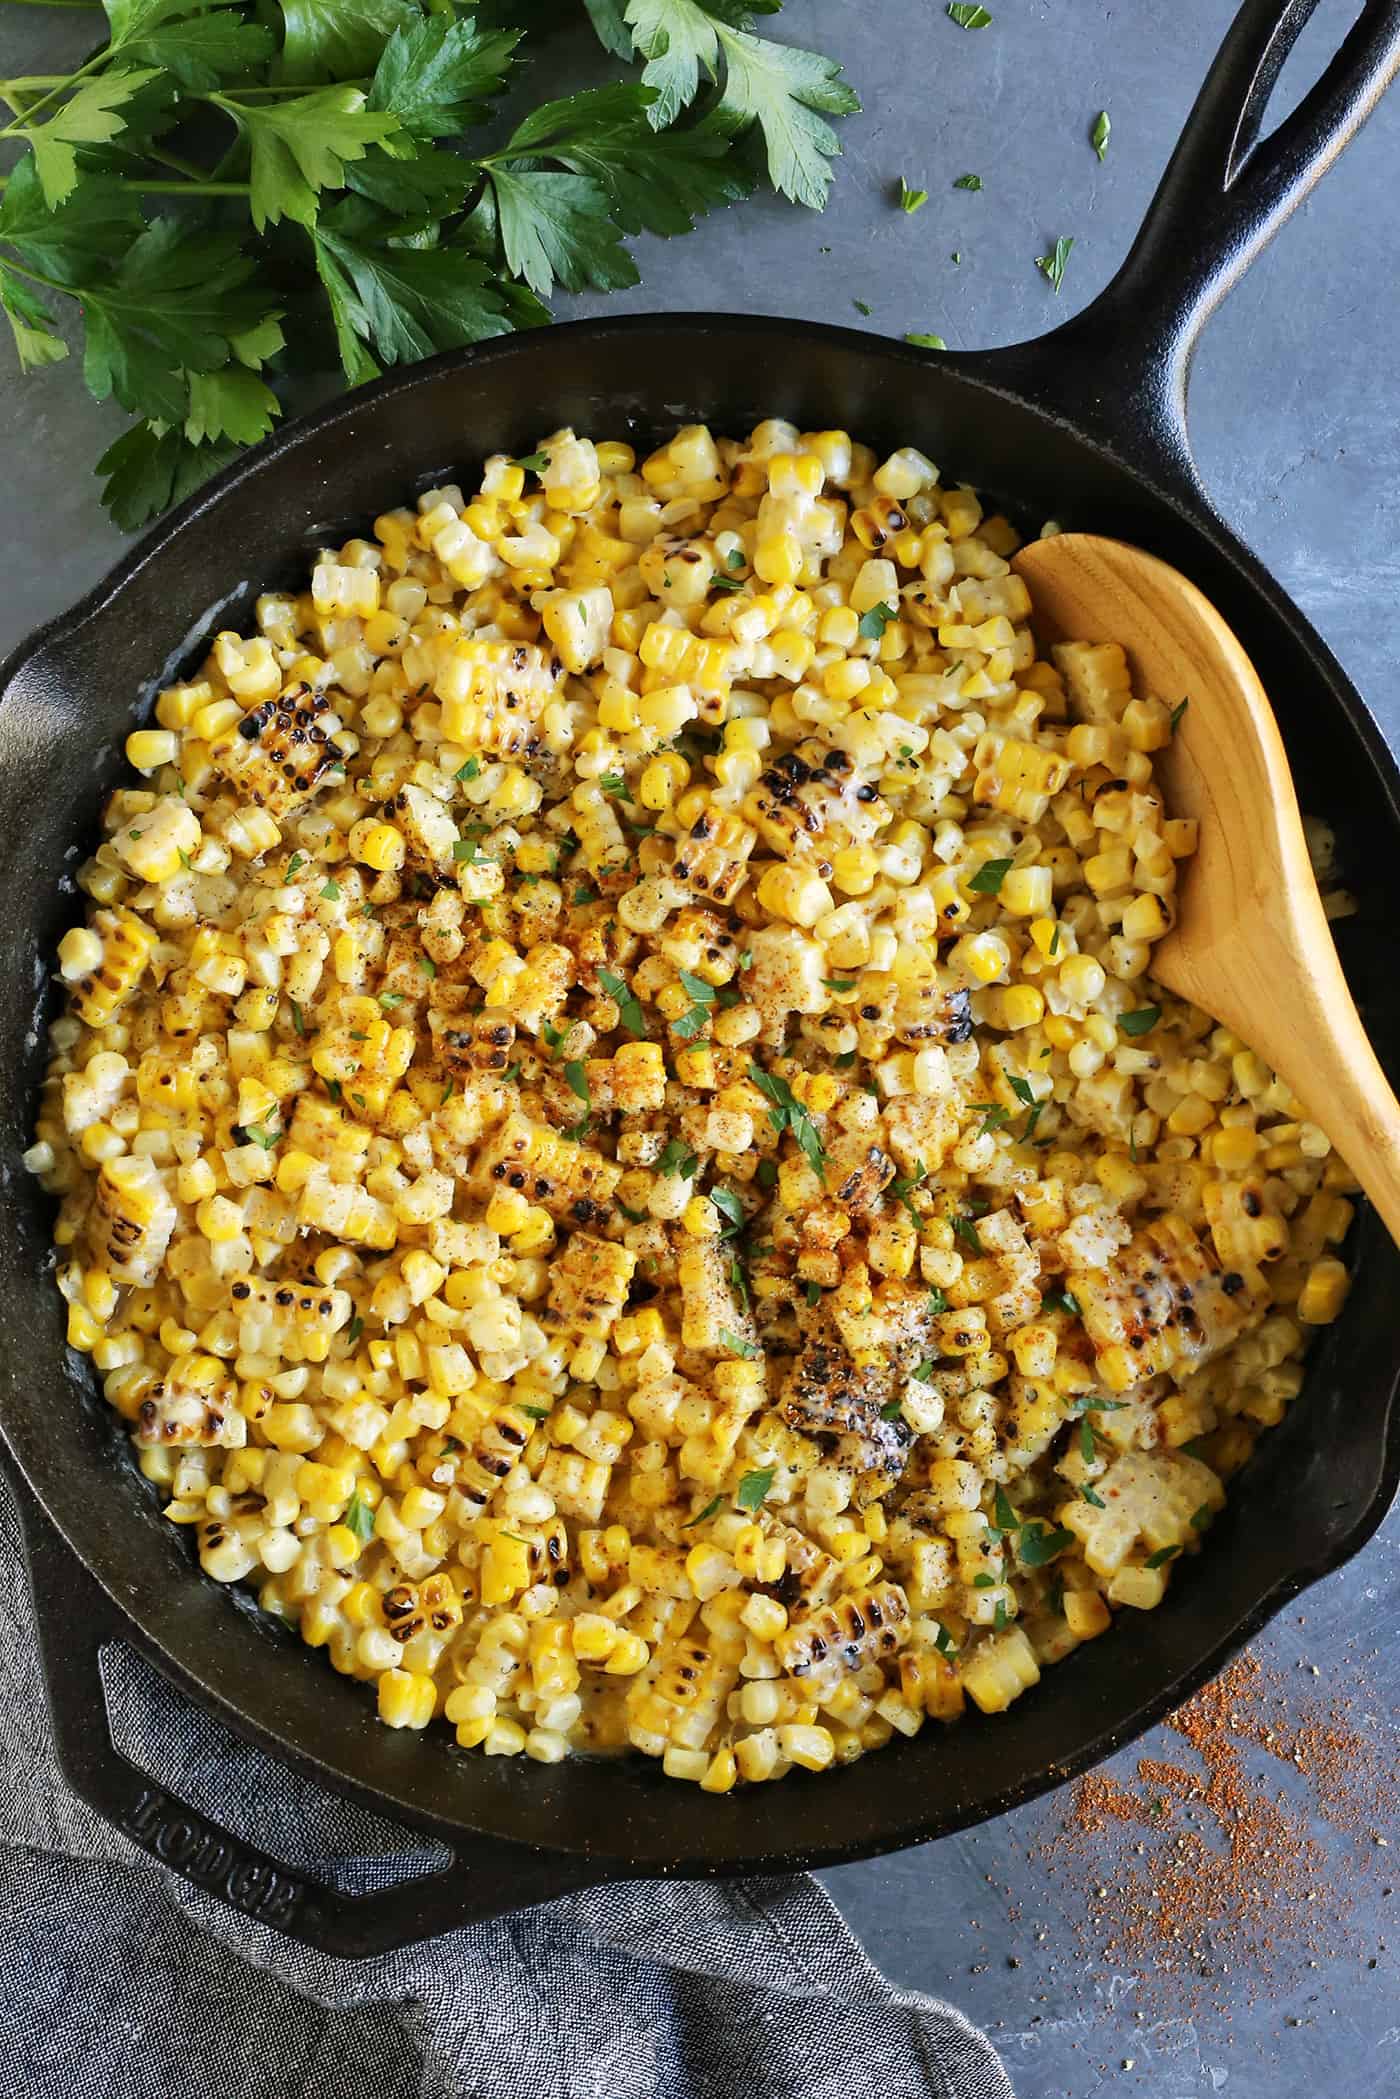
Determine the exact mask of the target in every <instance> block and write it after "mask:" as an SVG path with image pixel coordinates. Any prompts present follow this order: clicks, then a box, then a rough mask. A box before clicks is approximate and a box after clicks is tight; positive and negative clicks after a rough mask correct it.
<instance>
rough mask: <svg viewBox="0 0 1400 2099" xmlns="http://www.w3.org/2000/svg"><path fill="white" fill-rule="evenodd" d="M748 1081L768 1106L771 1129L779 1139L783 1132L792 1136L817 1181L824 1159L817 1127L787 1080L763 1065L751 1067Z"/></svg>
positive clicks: (824, 1151) (751, 1065) (822, 1146)
mask: <svg viewBox="0 0 1400 2099" xmlns="http://www.w3.org/2000/svg"><path fill="white" fill-rule="evenodd" d="M749 1077H750V1078H751V1079H752V1080H753V1083H754V1085H755V1086H757V1088H758V1090H759V1092H760V1093H761V1094H763V1096H764V1097H765V1099H766V1100H768V1101H769V1102H770V1103H771V1106H770V1107H769V1110H768V1120H769V1121H770V1122H771V1123H772V1125H773V1128H774V1129H775V1130H776V1131H777V1132H778V1134H779V1136H781V1135H782V1133H783V1131H784V1130H790V1131H791V1132H792V1134H793V1136H794V1137H795V1138H796V1140H797V1143H798V1145H799V1147H800V1148H801V1151H802V1154H803V1156H804V1158H805V1159H806V1161H807V1164H808V1165H809V1166H810V1167H811V1169H812V1171H813V1173H815V1174H816V1175H817V1177H818V1179H820V1177H821V1171H822V1166H823V1164H824V1162H825V1159H826V1148H825V1146H824V1145H823V1143H822V1140H821V1136H820V1134H819V1132H818V1130H817V1126H816V1124H815V1123H814V1122H813V1121H812V1118H811V1116H810V1115H809V1114H808V1113H807V1110H806V1109H805V1108H804V1107H803V1105H802V1103H801V1101H799V1100H798V1098H797V1096H796V1095H795V1094H794V1092H793V1090H792V1088H791V1086H789V1085H788V1082H787V1080H786V1079H780V1078H778V1077H777V1075H776V1074H775V1073H773V1072H769V1071H765V1070H764V1069H763V1067H762V1065H759V1064H750V1066H749Z"/></svg>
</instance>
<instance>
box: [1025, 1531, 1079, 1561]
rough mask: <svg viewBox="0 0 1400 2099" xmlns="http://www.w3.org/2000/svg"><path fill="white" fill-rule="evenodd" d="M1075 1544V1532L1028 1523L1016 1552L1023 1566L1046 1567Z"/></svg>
mask: <svg viewBox="0 0 1400 2099" xmlns="http://www.w3.org/2000/svg"><path fill="white" fill-rule="evenodd" d="M1073 1543H1074V1532H1073V1531H1067V1530H1063V1529H1059V1528H1055V1529H1052V1528H1051V1527H1050V1525H1049V1524H1047V1523H1027V1524H1024V1525H1023V1526H1022V1528H1021V1535H1020V1537H1019V1538H1018V1539H1017V1541H1016V1552H1017V1556H1018V1557H1019V1559H1020V1561H1021V1564H1022V1566H1024V1567H1044V1566H1047V1565H1048V1564H1049V1562H1050V1561H1051V1560H1054V1559H1058V1557H1059V1555H1060V1554H1061V1553H1062V1552H1063V1551H1064V1549H1065V1547H1066V1546H1067V1545H1073Z"/></svg>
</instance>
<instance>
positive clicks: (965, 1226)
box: [951, 1217, 982, 1254]
mask: <svg viewBox="0 0 1400 2099" xmlns="http://www.w3.org/2000/svg"><path fill="white" fill-rule="evenodd" d="M951 1221H952V1226H953V1236H954V1238H955V1239H961V1240H962V1243H963V1245H964V1246H970V1247H971V1248H972V1251H973V1252H974V1253H975V1254H980V1253H981V1252H982V1235H981V1233H980V1232H979V1231H978V1229H977V1227H976V1225H975V1224H974V1223H973V1221H972V1219H971V1218H970V1217H954V1218H953V1219H952V1220H951Z"/></svg>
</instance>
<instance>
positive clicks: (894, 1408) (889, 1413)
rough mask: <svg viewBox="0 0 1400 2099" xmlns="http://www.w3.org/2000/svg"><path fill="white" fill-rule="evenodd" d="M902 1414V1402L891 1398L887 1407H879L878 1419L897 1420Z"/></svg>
mask: <svg viewBox="0 0 1400 2099" xmlns="http://www.w3.org/2000/svg"><path fill="white" fill-rule="evenodd" d="M903 1414H904V1402H903V1400H899V1399H892V1400H891V1401H890V1403H889V1405H888V1406H887V1407H881V1409H880V1419H881V1420H882V1421H899V1420H900V1419H901V1418H902V1416H903Z"/></svg>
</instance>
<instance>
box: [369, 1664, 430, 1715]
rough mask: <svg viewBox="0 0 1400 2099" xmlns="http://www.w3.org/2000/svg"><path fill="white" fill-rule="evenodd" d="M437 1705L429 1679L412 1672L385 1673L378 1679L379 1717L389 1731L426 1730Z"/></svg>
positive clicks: (397, 1670)
mask: <svg viewBox="0 0 1400 2099" xmlns="http://www.w3.org/2000/svg"><path fill="white" fill-rule="evenodd" d="M436 1702H437V1691H436V1687H435V1686H434V1683H433V1680H432V1678H431V1677H430V1676H422V1675H419V1674H418V1673H417V1672H416V1671H415V1670H412V1669H386V1670H385V1671H384V1674H383V1675H382V1676H381V1677H380V1679H379V1717H380V1719H381V1720H382V1721H383V1722H384V1725H385V1726H386V1727H426V1726H427V1724H428V1722H429V1721H430V1720H431V1719H432V1717H433V1707H434V1705H435V1704H436Z"/></svg>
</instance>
